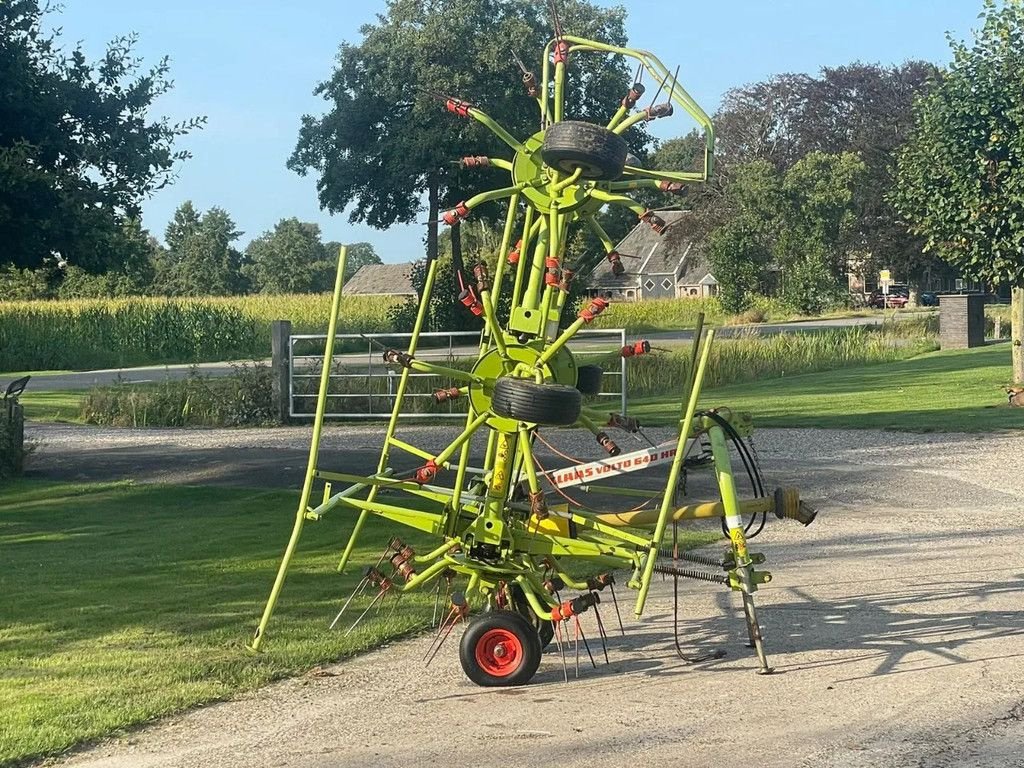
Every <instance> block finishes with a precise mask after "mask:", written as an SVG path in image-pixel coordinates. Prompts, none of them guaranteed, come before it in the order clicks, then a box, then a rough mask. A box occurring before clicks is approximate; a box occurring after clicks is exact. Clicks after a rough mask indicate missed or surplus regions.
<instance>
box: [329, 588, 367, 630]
mask: <svg viewBox="0 0 1024 768" xmlns="http://www.w3.org/2000/svg"><path fill="white" fill-rule="evenodd" d="M368 579H369V576H368V575H367V576H363V578H362V579H360V581H359V583H358V584H356V588H355V589H353V590H352V594H351V595H349V596H348V600H346V601H345V604H344V605H343V606H341V610H340V611H338V615H337V616H335V617H334V621H332V622H331V626H330V627H328V629H334V625H335V624H337V623H338V620H339V619H340V618H341V614H343V613H344V612H345V609H346V608H348V604H349V603H351V602H352V599H353V598H354V597H355V596H356V592H359V591H360V590H361V589H362V588H363V587H364V586H365V584H366V582H367V580H368Z"/></svg>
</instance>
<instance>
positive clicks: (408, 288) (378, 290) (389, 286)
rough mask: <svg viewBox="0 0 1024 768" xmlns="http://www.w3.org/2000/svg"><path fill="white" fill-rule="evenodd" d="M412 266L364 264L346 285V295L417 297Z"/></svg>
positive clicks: (409, 264)
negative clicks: (413, 283) (412, 277)
mask: <svg viewBox="0 0 1024 768" xmlns="http://www.w3.org/2000/svg"><path fill="white" fill-rule="evenodd" d="M411 272H412V264H411V263H408V262H407V263H404V264H364V265H363V266H361V267H360V268H359V269H358V270H357V271H356V273H355V274H354V275H352V277H351V278H349V281H348V282H347V283H345V295H347V296H351V295H362V296H415V295H416V289H415V288H413V285H412V279H411V278H410V277H409V275H410V273H411Z"/></svg>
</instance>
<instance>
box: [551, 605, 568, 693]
mask: <svg viewBox="0 0 1024 768" xmlns="http://www.w3.org/2000/svg"><path fill="white" fill-rule="evenodd" d="M551 626H552V627H553V628H554V630H555V644H556V645H557V646H558V653H559V655H560V656H561V657H562V676H563V677H565V682H567V683H568V682H569V668H568V667H567V666H566V665H565V648H563V647H562V624H561V622H556V621H555V620H554V619H552V620H551ZM566 642H568V638H566Z"/></svg>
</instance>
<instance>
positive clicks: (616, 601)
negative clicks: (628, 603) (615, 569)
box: [608, 584, 626, 637]
mask: <svg viewBox="0 0 1024 768" xmlns="http://www.w3.org/2000/svg"><path fill="white" fill-rule="evenodd" d="M608 589H610V590H611V591H612V605H614V606H615V618H617V619H618V620H619V631H620V632H621V633H622V636H623V637H625V636H626V628H625V627H624V626H622V614H621V613H619V599H618V598H617V597H616V596H615V585H614V584H609V585H608Z"/></svg>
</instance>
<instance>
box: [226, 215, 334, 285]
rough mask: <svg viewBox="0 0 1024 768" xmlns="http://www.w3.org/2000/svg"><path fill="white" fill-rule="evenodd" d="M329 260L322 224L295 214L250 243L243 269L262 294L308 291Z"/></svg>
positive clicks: (316, 281)
mask: <svg viewBox="0 0 1024 768" xmlns="http://www.w3.org/2000/svg"><path fill="white" fill-rule="evenodd" d="M326 261H327V253H326V250H325V248H324V245H323V243H321V242H320V226H319V225H317V224H311V223H308V222H303V221H299V220H298V219H296V218H294V217H292V218H290V219H281V220H280V221H279V222H277V225H276V226H275V227H274V230H273V231H272V232H264V233H263V234H262V235H260V236H259V237H257V238H255V239H254V240H253V241H252V242H251V243H249V246H248V247H247V248H246V249H245V266H244V267H243V272H244V273H245V274H246V275H247V276H248V278H249V280H250V281H251V285H252V287H253V289H254V290H257V291H259V292H260V293H309V292H310V291H312V290H314V289H315V288H316V287H317V283H318V279H317V278H318V275H319V274H320V273H321V272H324V271H325V267H326Z"/></svg>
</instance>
